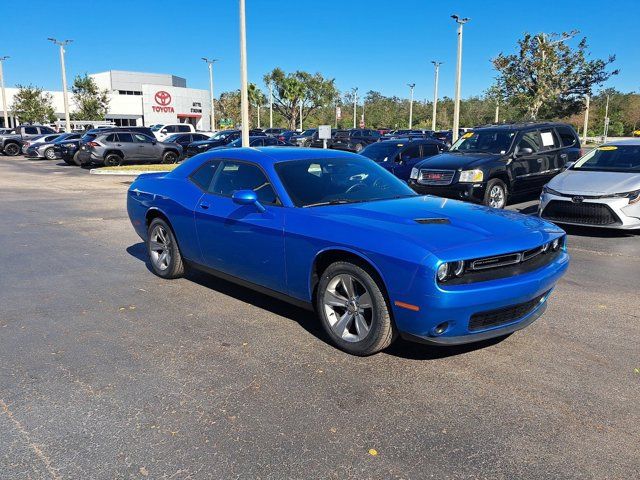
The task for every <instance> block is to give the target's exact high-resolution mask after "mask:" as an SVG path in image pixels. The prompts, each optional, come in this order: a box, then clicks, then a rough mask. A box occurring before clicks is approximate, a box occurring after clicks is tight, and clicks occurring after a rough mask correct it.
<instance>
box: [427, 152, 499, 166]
mask: <svg viewBox="0 0 640 480" xmlns="http://www.w3.org/2000/svg"><path fill="white" fill-rule="evenodd" d="M502 156H503V155H499V154H497V153H453V152H451V153H449V152H448V153H441V154H440V155H434V156H433V157H429V158H427V159H425V160H422V161H421V162H420V163H418V164H417V165H416V167H421V168H438V169H443V170H458V169H460V168H461V169H469V168H475V167H476V166H477V165H480V164H483V163H485V162H487V161H491V160H499V159H500V158H501V157H502Z"/></svg>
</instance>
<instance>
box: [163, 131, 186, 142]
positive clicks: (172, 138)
mask: <svg viewBox="0 0 640 480" xmlns="http://www.w3.org/2000/svg"><path fill="white" fill-rule="evenodd" d="M181 136H182V134H181V133H174V134H173V135H169V136H168V137H167V138H165V139H164V142H165V143H173V142H175V141H176V140H178V139H179V138H180V137H181Z"/></svg>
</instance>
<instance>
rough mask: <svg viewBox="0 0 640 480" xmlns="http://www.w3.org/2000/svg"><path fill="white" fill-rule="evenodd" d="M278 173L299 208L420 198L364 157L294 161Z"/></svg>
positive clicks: (279, 165)
mask: <svg viewBox="0 0 640 480" xmlns="http://www.w3.org/2000/svg"><path fill="white" fill-rule="evenodd" d="M275 169H276V172H277V173H278V176H279V177H280V180H281V181H282V184H283V185H284V187H285V189H286V190H287V193H288V194H289V197H291V200H292V201H293V203H294V204H295V205H296V206H297V207H318V206H323V205H337V204H342V203H357V202H371V201H375V200H390V199H393V198H401V197H413V196H416V195H417V194H416V193H415V192H414V191H413V190H411V188H409V186H408V185H407V184H406V183H404V182H402V181H401V180H399V179H398V178H397V177H395V176H394V175H393V174H392V173H390V172H388V171H387V170H385V169H384V168H382V167H381V166H379V165H378V164H377V163H375V162H372V161H371V160H369V159H367V158H364V157H360V158H358V157H355V158H348V159H346V158H340V159H327V158H323V159H318V158H314V159H310V160H292V161H287V162H281V163H278V164H276V165H275Z"/></svg>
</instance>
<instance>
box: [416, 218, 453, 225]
mask: <svg viewBox="0 0 640 480" xmlns="http://www.w3.org/2000/svg"><path fill="white" fill-rule="evenodd" d="M413 221H414V222H416V223H420V224H422V225H449V224H450V223H451V221H450V220H449V219H448V218H414V219H413Z"/></svg>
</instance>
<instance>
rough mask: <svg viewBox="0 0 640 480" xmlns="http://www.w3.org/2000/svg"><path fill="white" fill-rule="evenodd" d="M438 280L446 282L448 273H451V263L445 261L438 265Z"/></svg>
mask: <svg viewBox="0 0 640 480" xmlns="http://www.w3.org/2000/svg"><path fill="white" fill-rule="evenodd" d="M437 275H438V280H439V281H441V282H444V281H445V280H446V279H447V275H449V264H448V263H443V264H442V265H440V266H439V267H438V272H437Z"/></svg>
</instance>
